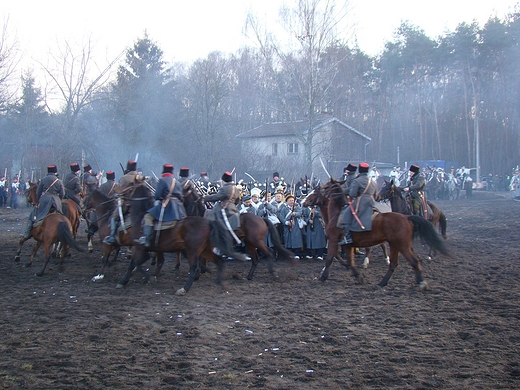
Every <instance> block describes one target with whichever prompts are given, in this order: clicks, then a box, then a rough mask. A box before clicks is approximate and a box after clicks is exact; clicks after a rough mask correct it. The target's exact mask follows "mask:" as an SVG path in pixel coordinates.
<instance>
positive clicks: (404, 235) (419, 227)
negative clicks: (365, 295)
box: [315, 179, 448, 289]
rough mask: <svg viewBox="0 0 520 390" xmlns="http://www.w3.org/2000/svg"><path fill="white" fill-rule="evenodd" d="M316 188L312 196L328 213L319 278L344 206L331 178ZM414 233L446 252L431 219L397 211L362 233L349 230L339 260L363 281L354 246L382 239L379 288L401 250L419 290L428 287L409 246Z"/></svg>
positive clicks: (332, 251)
mask: <svg viewBox="0 0 520 390" xmlns="http://www.w3.org/2000/svg"><path fill="white" fill-rule="evenodd" d="M315 191H317V196H316V199H317V201H318V202H320V204H322V206H320V209H321V210H322V213H323V212H324V211H326V212H327V213H328V215H329V222H328V223H327V225H326V228H325V232H326V234H327V237H328V239H329V248H328V253H327V261H326V264H325V267H324V268H323V270H322V272H321V276H320V280H321V281H325V280H327V279H328V276H329V272H330V267H331V266H332V262H333V258H334V257H335V256H337V254H338V242H340V241H341V239H342V238H343V229H341V228H338V227H337V226H336V225H337V222H338V217H339V214H340V212H341V209H342V208H343V206H345V205H346V198H345V195H344V194H343V190H342V188H341V186H340V183H339V182H337V181H335V180H333V179H331V180H330V181H329V182H328V183H326V184H325V185H323V187H322V188H321V189H319V190H315ZM415 236H419V237H420V238H421V239H422V240H424V241H425V242H426V243H427V244H428V245H429V246H431V247H433V248H435V249H436V250H438V251H439V253H442V254H445V255H447V254H448V251H447V249H446V247H445V246H444V243H443V241H442V240H441V238H440V236H439V235H438V234H437V232H436V231H435V228H434V227H433V225H432V224H431V222H429V221H427V220H426V219H424V218H422V217H418V216H415V215H411V216H405V215H403V214H399V213H394V212H391V213H381V214H378V215H377V216H376V217H375V218H374V219H373V221H372V230H370V231H365V232H352V240H353V242H352V244H348V245H346V247H347V253H348V260H347V262H344V261H343V260H342V259H340V258H338V260H340V263H341V264H342V265H344V266H346V267H348V268H350V269H351V272H352V275H353V276H354V277H355V278H356V279H357V280H358V282H360V283H361V282H363V277H362V275H361V274H360V273H359V271H358V269H357V268H356V265H355V263H354V247H370V246H374V245H379V244H381V243H382V242H385V241H386V242H388V244H389V245H390V265H389V267H388V271H387V273H386V274H385V276H384V277H383V279H382V280H381V281H380V282H379V286H380V287H384V286H386V285H387V284H388V281H389V280H390V278H391V277H392V274H393V272H394V271H395V269H396V268H397V265H398V264H399V253H401V254H402V255H403V256H404V257H405V258H406V260H408V263H410V265H411V266H412V268H413V270H414V272H415V280H416V282H417V284H418V285H419V287H420V288H421V289H426V288H428V284H427V283H426V281H425V280H424V279H423V276H422V271H421V264H420V260H419V259H418V258H417V256H416V255H415V253H414V251H413V249H412V243H413V239H414V237H415Z"/></svg>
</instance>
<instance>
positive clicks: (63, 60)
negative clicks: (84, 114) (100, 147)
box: [42, 38, 124, 151]
mask: <svg viewBox="0 0 520 390" xmlns="http://www.w3.org/2000/svg"><path fill="white" fill-rule="evenodd" d="M93 49H94V45H93V43H92V41H91V39H90V38H89V39H88V40H87V42H86V43H85V44H84V45H83V46H82V47H80V48H79V49H76V48H74V47H73V45H72V44H71V43H70V42H68V41H65V43H64V45H63V47H60V48H59V52H58V54H56V55H51V58H52V60H53V64H52V66H44V65H42V67H43V69H44V71H45V73H46V74H47V75H48V76H49V77H50V79H51V81H52V84H53V86H54V87H55V88H56V89H57V90H58V95H59V96H60V100H61V99H62V100H63V102H64V106H63V107H62V110H63V111H62V113H63V115H64V118H65V120H64V124H63V126H62V130H63V135H64V137H63V138H61V139H62V140H65V145H63V146H65V148H64V150H69V151H74V150H76V151H77V148H78V147H79V146H81V137H70V136H69V135H73V134H75V130H76V128H75V126H76V121H77V119H78V116H79V114H80V112H81V110H82V109H83V108H84V107H85V106H87V105H88V104H90V103H91V102H92V99H93V98H94V97H95V96H96V94H97V93H98V92H101V91H102V89H103V88H104V87H105V85H106V84H107V82H108V81H109V79H110V76H111V72H110V71H111V70H112V68H113V67H114V65H115V64H116V62H117V61H118V60H119V58H121V56H122V55H123V54H124V52H122V53H121V54H120V55H119V56H118V57H116V58H115V59H113V60H111V61H109V62H108V63H107V64H103V65H101V66H100V65H99V64H98V63H97V62H96V61H95V59H94V57H93ZM45 95H46V97H47V100H48V99H49V94H48V93H46V94H45ZM99 95H102V94H99ZM47 105H48V103H47ZM51 111H52V110H51Z"/></svg>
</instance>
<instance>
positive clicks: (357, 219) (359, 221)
mask: <svg viewBox="0 0 520 390" xmlns="http://www.w3.org/2000/svg"><path fill="white" fill-rule="evenodd" d="M349 207H350V211H352V215H353V216H354V219H355V220H356V222H357V223H358V224H359V226H361V229H363V230H365V225H363V223H362V222H361V220H360V219H359V217H358V215H357V213H356V210H354V206H353V205H352V203H350V205H349Z"/></svg>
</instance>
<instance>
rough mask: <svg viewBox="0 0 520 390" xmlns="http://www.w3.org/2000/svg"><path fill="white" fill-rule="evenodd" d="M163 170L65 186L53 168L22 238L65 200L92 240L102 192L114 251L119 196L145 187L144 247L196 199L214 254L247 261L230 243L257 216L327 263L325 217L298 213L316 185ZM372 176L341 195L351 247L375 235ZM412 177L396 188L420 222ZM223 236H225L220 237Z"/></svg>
mask: <svg viewBox="0 0 520 390" xmlns="http://www.w3.org/2000/svg"><path fill="white" fill-rule="evenodd" d="M162 168H163V170H162V174H161V177H160V178H158V177H154V178H150V177H145V176H143V175H142V173H140V172H138V171H137V163H136V162H135V161H132V160H129V161H128V162H127V166H126V170H125V171H124V175H123V176H122V177H121V178H120V179H119V180H118V181H117V180H116V177H115V173H114V172H112V171H108V172H107V173H106V176H105V177H102V175H101V174H96V173H94V172H93V170H92V167H91V166H90V165H89V164H87V165H85V166H84V167H83V169H81V168H80V166H79V164H77V163H72V164H70V172H68V173H67V174H66V176H65V177H64V179H63V180H60V179H59V176H58V172H57V167H56V166H54V165H51V166H48V167H47V175H46V176H45V177H44V178H42V180H41V181H40V182H39V184H38V188H37V195H36V197H37V207H34V208H33V209H32V211H31V213H30V216H29V219H28V222H27V226H26V229H25V232H24V234H23V236H24V237H25V238H30V237H31V230H32V228H33V227H34V226H35V224H36V225H38V224H40V223H41V222H42V220H43V219H44V218H45V216H46V215H48V214H49V213H51V212H58V213H63V210H62V207H61V200H62V199H71V200H73V201H74V202H75V203H76V205H77V207H78V209H79V210H80V212H81V213H82V215H84V216H85V218H86V220H87V223H88V228H87V229H86V232H87V233H89V234H94V233H95V232H96V231H97V229H98V227H97V224H96V221H97V216H96V214H95V212H94V211H93V210H85V209H84V204H86V202H84V199H87V198H88V196H89V195H90V194H91V193H92V191H94V190H97V191H100V192H101V193H103V194H104V195H106V196H108V197H111V198H114V197H115V198H118V199H119V201H118V207H116V208H115V209H114V211H113V212H112V214H111V217H110V234H109V235H108V236H106V237H104V242H105V243H106V244H114V243H115V242H116V239H117V238H116V233H117V230H118V228H119V226H120V225H121V221H122V220H124V219H125V216H126V215H127V214H128V212H129V207H130V206H129V204H128V203H125V202H123V201H121V200H120V199H121V198H122V197H121V195H122V194H124V193H125V192H127V191H129V190H131V188H132V187H134V186H136V185H146V186H148V187H149V188H150V189H151V190H152V192H153V197H154V199H155V203H154V205H153V207H151V208H150V209H149V210H148V212H147V214H146V216H145V218H144V225H143V229H142V232H143V233H142V237H141V238H140V239H138V240H136V243H138V244H142V245H145V246H146V247H149V246H150V245H151V240H152V238H153V235H154V230H155V229H157V224H159V225H160V224H165V225H166V224H169V223H172V222H174V221H177V220H182V219H183V218H184V217H186V216H187V213H186V209H185V207H184V203H183V201H184V198H185V195H186V194H187V193H190V192H191V193H194V194H197V195H198V196H199V197H200V201H201V202H203V203H204V205H205V206H206V207H205V210H204V209H203V213H204V215H201V216H205V217H206V218H208V219H210V220H212V221H216V222H217V223H218V226H219V229H220V230H221V234H219V236H218V237H219V245H217V247H216V248H215V251H216V253H217V254H220V255H222V256H226V257H228V258H235V259H239V260H247V257H246V256H245V254H244V253H242V252H243V251H241V250H240V247H239V246H238V245H236V242H234V241H233V240H234V239H235V238H236V236H235V235H234V231H236V230H237V229H238V228H239V227H240V218H239V215H240V213H252V214H255V215H258V216H260V217H262V218H266V219H269V221H271V222H272V223H273V224H274V225H275V226H276V228H277V231H278V234H279V235H280V238H281V239H282V241H283V244H284V246H285V248H287V249H289V250H290V251H292V252H293V253H294V255H295V257H296V258H303V257H306V258H308V259H311V258H316V259H318V260H322V259H323V256H324V252H325V251H326V248H327V238H326V235H325V230H324V221H323V218H322V215H321V212H320V209H319V208H318V207H315V206H311V207H303V206H302V205H301V203H302V200H303V199H304V198H305V196H307V195H308V194H309V193H310V192H311V191H312V189H313V187H314V186H316V185H318V184H319V183H318V182H316V180H312V179H311V180H309V179H307V178H305V179H301V180H300V181H299V182H298V183H297V184H296V185H292V186H289V185H287V183H286V182H285V181H284V180H283V179H281V178H280V175H279V173H278V172H274V173H273V177H272V180H271V181H270V182H269V183H267V182H266V183H265V184H264V185H262V184H260V183H249V184H247V185H244V184H243V181H242V180H241V181H239V182H238V183H235V182H234V181H233V175H232V174H231V173H230V172H225V173H224V174H223V175H222V177H221V179H220V180H219V181H218V182H217V183H212V182H210V181H209V178H208V176H207V174H206V173H205V172H202V173H201V174H200V177H198V178H197V179H195V177H194V176H193V175H190V172H189V169H188V168H181V169H180V170H179V172H178V175H176V174H175V173H174V167H173V166H172V165H171V164H164V165H163V167H162ZM374 172H375V169H372V170H370V166H369V165H368V164H367V163H360V164H359V167H358V166H356V165H354V164H349V165H348V166H346V167H345V169H344V173H343V176H342V178H341V180H342V181H343V184H342V187H343V190H344V193H345V195H347V196H348V199H349V202H348V207H345V209H344V211H343V212H342V214H341V217H340V219H339V222H338V226H341V227H342V228H343V230H344V235H345V237H344V242H343V243H350V242H351V238H350V231H369V230H370V228H371V215H372V209H373V207H374V204H375V200H376V198H377V195H378V194H377V192H378V186H377V179H378V178H377V176H375V175H374ZM407 174H408V175H409V179H408V180H406V179H403V175H402V172H401V173H400V174H399V176H395V177H392V179H393V180H395V181H396V182H397V181H398V180H401V181H403V180H406V182H407V183H406V185H405V186H404V187H403V189H404V192H406V193H407V194H409V195H410V196H409V201H410V206H411V209H412V210H413V213H414V214H419V215H422V214H423V212H424V211H425V210H427V208H426V206H425V205H426V195H425V191H424V188H425V185H426V181H425V177H424V175H423V174H422V173H421V171H420V168H419V167H418V166H417V165H412V166H411V167H410V169H409V172H407ZM391 176H392V175H391ZM311 181H312V182H311ZM423 206H424V207H423ZM154 226H155V229H154ZM222 231H223V232H225V233H224V234H222ZM264 240H265V242H266V244H267V246H269V247H270V248H273V241H272V238H271V237H270V233H268V234H267V235H266V237H265V239H264ZM237 242H239V240H237Z"/></svg>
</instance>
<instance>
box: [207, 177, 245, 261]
mask: <svg viewBox="0 0 520 390" xmlns="http://www.w3.org/2000/svg"><path fill="white" fill-rule="evenodd" d="M232 179H233V177H232V175H231V173H230V172H224V174H223V175H222V181H223V182H224V185H223V186H222V187H220V189H219V190H218V192H217V193H216V194H214V195H205V196H204V202H218V203H216V204H215V206H214V207H213V208H212V209H210V210H209V212H208V213H207V215H206V218H208V219H209V220H210V221H214V222H215V223H216V224H217V225H218V229H212V231H211V237H210V240H211V242H212V243H214V244H217V243H218V244H217V245H218V248H215V249H214V251H215V252H216V253H217V252H218V253H217V254H222V255H225V256H228V257H232V258H234V259H236V260H242V261H246V260H248V259H247V257H246V256H245V255H244V254H243V253H238V252H236V251H235V250H234V249H233V241H232V237H231V234H233V235H234V237H236V236H235V233H234V230H237V229H238V228H240V214H239V213H238V210H237V206H236V204H235V201H236V199H237V198H238V197H239V195H240V191H239V190H238V189H237V188H236V186H235V183H233V181H232ZM235 240H238V238H235ZM238 241H240V240H238Z"/></svg>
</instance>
